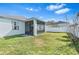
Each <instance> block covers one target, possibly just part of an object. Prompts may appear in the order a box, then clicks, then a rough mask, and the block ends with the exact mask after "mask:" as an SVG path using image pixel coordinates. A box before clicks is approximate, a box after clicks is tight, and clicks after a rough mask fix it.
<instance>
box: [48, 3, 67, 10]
mask: <svg viewBox="0 0 79 59" xmlns="http://www.w3.org/2000/svg"><path fill="white" fill-rule="evenodd" d="M65 5H66V4H56V5H49V6H47V10H57V9H60V8H62V7H64V6H65Z"/></svg>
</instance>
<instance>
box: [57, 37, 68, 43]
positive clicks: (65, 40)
mask: <svg viewBox="0 0 79 59" xmlns="http://www.w3.org/2000/svg"><path fill="white" fill-rule="evenodd" d="M62 38H63V39H62ZM62 38H56V40H60V41H63V42H70V37H69V36H62ZM65 38H66V39H65Z"/></svg>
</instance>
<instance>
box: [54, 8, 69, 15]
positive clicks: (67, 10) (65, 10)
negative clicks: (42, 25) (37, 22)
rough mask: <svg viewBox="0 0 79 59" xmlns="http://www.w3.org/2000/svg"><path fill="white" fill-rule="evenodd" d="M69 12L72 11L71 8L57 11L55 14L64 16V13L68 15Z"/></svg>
mask: <svg viewBox="0 0 79 59" xmlns="http://www.w3.org/2000/svg"><path fill="white" fill-rule="evenodd" d="M69 11H70V9H69V8H64V9H60V10H57V11H55V13H56V14H64V13H67V12H69Z"/></svg>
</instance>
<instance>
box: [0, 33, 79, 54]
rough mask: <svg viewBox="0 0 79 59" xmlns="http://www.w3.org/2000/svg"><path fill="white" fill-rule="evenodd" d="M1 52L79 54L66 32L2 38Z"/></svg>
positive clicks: (0, 43) (0, 41)
mask: <svg viewBox="0 0 79 59" xmlns="http://www.w3.org/2000/svg"><path fill="white" fill-rule="evenodd" d="M0 54H8V55H28V54H29V55H37V54H39V55H44V54H45V55H72V54H73V55H74V54H78V53H77V51H76V49H75V46H74V45H73V43H72V41H71V40H70V39H69V37H68V35H67V34H66V33H43V34H41V35H38V36H36V37H33V36H26V37H24V36H12V37H6V38H1V39H0Z"/></svg>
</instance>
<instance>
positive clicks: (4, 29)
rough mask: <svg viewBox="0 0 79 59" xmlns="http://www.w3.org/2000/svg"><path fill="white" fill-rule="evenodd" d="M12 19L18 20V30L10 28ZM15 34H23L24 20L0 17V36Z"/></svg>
mask: <svg viewBox="0 0 79 59" xmlns="http://www.w3.org/2000/svg"><path fill="white" fill-rule="evenodd" d="M12 21H16V22H18V25H19V30H12ZM17 34H25V22H23V21H19V20H15V19H6V18H0V37H3V36H11V35H17Z"/></svg>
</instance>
